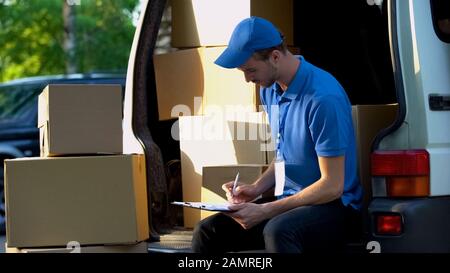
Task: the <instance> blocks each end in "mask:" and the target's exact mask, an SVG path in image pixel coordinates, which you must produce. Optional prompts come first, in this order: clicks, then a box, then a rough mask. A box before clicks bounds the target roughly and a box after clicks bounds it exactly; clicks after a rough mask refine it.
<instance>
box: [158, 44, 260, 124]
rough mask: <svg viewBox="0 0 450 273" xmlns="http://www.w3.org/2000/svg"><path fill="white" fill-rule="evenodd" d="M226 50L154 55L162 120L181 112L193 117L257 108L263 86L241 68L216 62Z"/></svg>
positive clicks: (202, 48)
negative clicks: (251, 81)
mask: <svg viewBox="0 0 450 273" xmlns="http://www.w3.org/2000/svg"><path fill="white" fill-rule="evenodd" d="M223 50H225V47H213V48H205V47H201V48H194V49H186V50H179V51H175V52H171V53H166V54H161V55H155V56H154V66H155V77H156V90H157V100H158V112H159V119H160V120H167V119H171V118H174V117H178V116H179V115H180V112H183V115H188V116H191V115H206V114H208V111H216V110H217V109H219V110H221V111H224V112H225V111H227V110H230V111H231V110H233V109H232V108H234V107H237V110H238V111H245V112H255V111H256V110H257V105H259V104H260V102H259V96H258V95H259V87H257V86H256V85H255V84H253V83H247V82H246V81H245V78H244V74H243V73H242V72H241V71H239V70H237V69H224V68H221V67H219V66H218V65H216V64H214V61H215V60H216V58H217V57H218V56H219V55H220V54H221V53H222V52H223ZM257 92H258V94H257ZM195 98H196V100H194V99H195ZM235 111H236V110H235Z"/></svg>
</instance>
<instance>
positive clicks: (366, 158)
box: [352, 104, 398, 207]
mask: <svg viewBox="0 0 450 273" xmlns="http://www.w3.org/2000/svg"><path fill="white" fill-rule="evenodd" d="M397 109H398V105H397V104H386V105H354V106H352V118H353V125H354V129H355V136H356V145H357V146H356V148H357V152H358V171H359V178H360V180H361V184H362V186H363V189H364V191H365V192H364V200H363V204H364V207H367V205H368V203H369V199H370V197H371V196H372V187H371V174H370V153H371V147H372V142H373V140H374V139H375V137H376V136H377V135H378V133H379V132H380V131H381V130H382V129H383V128H386V127H388V126H389V125H391V124H392V123H393V122H394V121H395V118H396V115H397Z"/></svg>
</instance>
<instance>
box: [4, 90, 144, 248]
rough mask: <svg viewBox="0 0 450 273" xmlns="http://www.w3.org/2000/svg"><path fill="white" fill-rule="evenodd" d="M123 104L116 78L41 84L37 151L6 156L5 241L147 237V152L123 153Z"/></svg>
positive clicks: (18, 244)
mask: <svg viewBox="0 0 450 273" xmlns="http://www.w3.org/2000/svg"><path fill="white" fill-rule="evenodd" d="M121 106H122V94H121V88H120V86H115V85H49V86H47V87H46V88H45V89H44V91H43V92H42V94H41V95H40V96H39V123H38V124H39V127H40V135H41V155H42V156H41V157H39V158H21V159H13V160H6V161H5V202H6V217H7V226H6V236H7V247H8V248H12V249H14V248H17V249H18V251H19V252H34V250H33V249H34V248H39V249H41V250H42V248H46V249H47V248H51V250H49V251H50V252H54V251H57V252H58V251H59V250H61V249H65V248H66V247H67V244H68V243H69V242H76V243H77V244H79V245H80V246H81V248H82V249H85V250H87V251H90V250H92V251H94V250H93V249H88V248H85V246H87V245H89V246H91V247H92V246H96V247H97V248H96V251H97V250H98V251H100V250H101V251H105V252H108V251H109V250H111V251H113V252H116V251H120V250H127V251H128V250H130V251H134V250H136V249H138V248H136V247H137V246H133V245H135V244H137V243H139V242H142V241H144V240H146V239H148V235H149V230H148V214H147V193H146V173H145V158H144V155H136V154H135V155H124V154H122V130H121V128H122V125H121V123H122V107H121ZM104 245H108V247H107V248H104V247H103V246H104ZM121 245H126V246H124V247H120V246H121ZM142 245H143V244H142ZM114 246H117V247H114ZM24 249H27V250H26V251H25V250H24ZM22 250H23V251H22ZM36 251H38V252H39V250H36Z"/></svg>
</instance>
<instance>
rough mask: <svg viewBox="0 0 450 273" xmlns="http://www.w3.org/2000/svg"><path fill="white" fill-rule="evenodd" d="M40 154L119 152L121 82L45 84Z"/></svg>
mask: <svg viewBox="0 0 450 273" xmlns="http://www.w3.org/2000/svg"><path fill="white" fill-rule="evenodd" d="M38 127H39V130H40V143H41V144H40V145H41V156H55V155H75V154H77V155H78V154H121V153H122V89H121V87H120V85H93V84H91V85H89V84H86V85H81V84H74V85H59V84H56V85H48V86H47V87H46V88H45V89H44V91H43V92H42V93H41V94H40V95H39V114H38Z"/></svg>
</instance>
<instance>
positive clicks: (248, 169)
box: [200, 164, 273, 219]
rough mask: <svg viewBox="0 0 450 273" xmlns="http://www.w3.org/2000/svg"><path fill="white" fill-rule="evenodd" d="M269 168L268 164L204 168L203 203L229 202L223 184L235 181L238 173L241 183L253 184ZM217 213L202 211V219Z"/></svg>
mask: <svg viewBox="0 0 450 273" xmlns="http://www.w3.org/2000/svg"><path fill="white" fill-rule="evenodd" d="M268 166H269V165H267V164H240V165H228V166H207V167H203V180H202V192H201V201H202V202H208V203H218V204H221V203H225V202H227V197H226V194H225V191H224V190H223V189H222V185H223V184H225V183H227V182H230V181H234V179H235V177H236V174H237V173H238V172H239V182H240V183H245V184H252V183H253V182H255V181H256V179H258V178H259V177H260V176H261V175H262V174H263V173H264V172H265V171H266V169H267V168H268ZM272 195H273V191H272ZM215 213H216V212H211V211H206V210H202V211H201V213H200V214H201V219H204V218H206V217H208V216H210V215H213V214H215Z"/></svg>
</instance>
